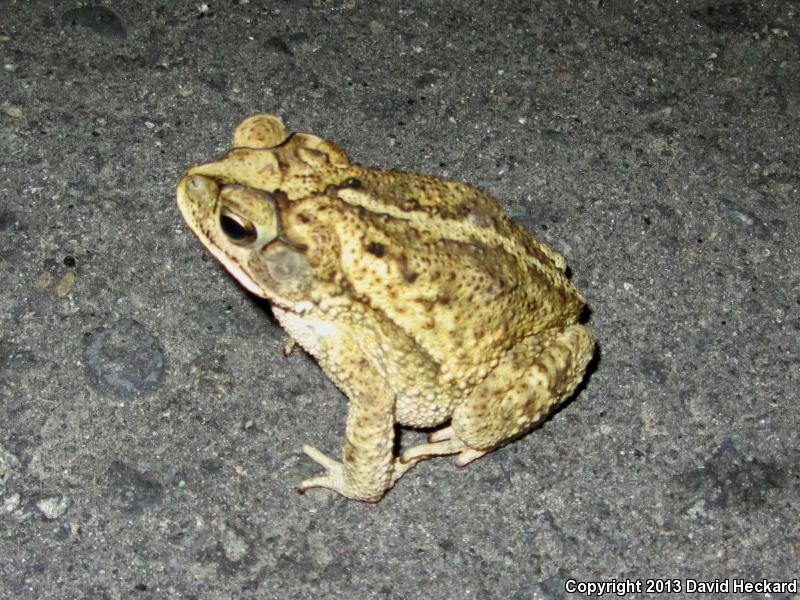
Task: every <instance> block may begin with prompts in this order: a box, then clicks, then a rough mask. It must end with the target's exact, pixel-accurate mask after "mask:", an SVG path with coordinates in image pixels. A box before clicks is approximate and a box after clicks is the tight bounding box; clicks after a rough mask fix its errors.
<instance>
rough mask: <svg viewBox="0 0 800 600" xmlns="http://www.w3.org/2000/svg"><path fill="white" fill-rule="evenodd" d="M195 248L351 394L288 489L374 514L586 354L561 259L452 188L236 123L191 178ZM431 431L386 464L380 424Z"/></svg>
mask: <svg viewBox="0 0 800 600" xmlns="http://www.w3.org/2000/svg"><path fill="white" fill-rule="evenodd" d="M177 195H178V206H179V208H180V211H181V214H182V215H183V218H184V219H185V220H186V223H187V224H188V225H189V227H190V228H191V230H192V231H193V232H194V233H195V234H196V235H197V237H198V238H199V239H200V241H201V242H202V243H203V244H204V245H205V246H206V247H207V248H208V250H209V251H210V252H211V254H213V255H214V257H216V258H217V259H218V260H219V261H220V262H221V263H222V265H223V266H224V267H225V268H226V269H227V270H228V271H230V273H231V274H232V275H233V276H234V277H235V278H236V279H237V280H238V281H239V282H240V283H241V284H242V285H243V286H244V287H245V288H246V289H248V290H249V291H250V292H252V293H254V294H256V295H258V296H261V297H263V298H267V299H269V300H270V301H271V303H272V307H273V311H274V313H275V316H276V317H277V319H278V321H279V322H280V323H281V325H282V326H283V327H284V328H285V329H286V331H288V333H289V335H290V336H291V337H292V338H293V339H294V340H296V341H297V342H298V343H299V344H300V345H301V346H302V347H303V348H305V349H306V350H307V351H308V352H310V353H311V354H312V355H313V356H314V357H316V359H317V360H318V361H319V363H320V365H322V368H323V369H324V370H325V372H326V373H327V374H328V376H329V377H330V378H331V379H332V380H333V381H334V382H335V383H336V385H338V386H339V388H341V389H342V390H343V391H344V393H345V394H347V396H348V398H349V399H350V406H349V413H348V417H347V430H346V433H345V438H344V446H343V450H342V461H341V462H340V461H337V460H334V459H331V458H329V457H328V456H326V455H325V454H323V453H322V452H320V451H319V450H317V449H315V448H312V447H310V446H304V447H303V451H304V452H305V453H306V454H307V455H308V456H309V457H311V458H312V459H313V460H315V461H316V462H318V463H319V464H320V465H322V467H324V469H325V473H324V474H323V475H320V476H318V477H313V478H311V479H307V480H306V481H304V482H302V483H301V485H300V488H299V489H300V491H301V492H302V491H304V490H306V489H308V488H312V487H324V488H329V489H332V490H334V491H336V492H339V493H340V494H342V495H344V496H346V497H348V498H354V499H356V500H364V501H367V502H377V501H378V500H380V498H381V497H382V496H383V495H384V493H385V492H386V491H387V490H388V489H389V488H391V487H392V486H393V485H394V483H395V482H396V481H397V479H398V478H399V477H400V476H402V475H403V473H405V472H406V471H407V470H408V469H410V468H411V467H412V466H414V465H415V464H416V463H417V462H418V461H420V460H422V459H425V458H429V457H432V456H439V455H447V454H457V455H458V456H457V458H456V464H458V465H460V466H463V465H466V464H467V463H469V462H472V461H473V460H475V459H476V458H479V457H481V456H483V455H484V454H486V453H487V452H490V451H492V450H494V449H495V448H497V447H499V446H502V445H503V444H505V443H507V442H509V441H510V440H512V439H514V438H516V437H518V436H520V435H522V434H523V433H525V432H526V431H528V430H529V429H531V428H532V427H533V426H534V425H535V424H536V423H537V422H539V421H540V420H541V419H542V418H543V417H544V416H545V415H547V413H548V412H549V411H550V410H552V409H553V408H554V407H555V406H557V405H558V404H559V403H561V402H562V401H563V400H564V399H566V398H567V397H569V396H570V395H571V394H572V392H573V391H574V390H575V387H576V386H577V385H578V383H579V382H580V381H581V379H582V378H583V374H584V371H585V369H586V365H587V363H588V362H589V360H590V359H591V357H592V353H593V351H594V338H593V337H592V333H591V331H590V330H589V329H588V328H587V327H585V326H584V325H580V324H579V323H578V322H577V321H578V317H579V315H580V313H581V311H582V309H583V307H584V303H585V301H584V298H583V296H582V295H581V294H580V293H579V292H578V291H577V290H576V289H575V288H574V287H573V285H572V284H571V283H570V281H569V280H568V279H567V277H566V275H565V273H564V270H565V266H566V264H565V261H564V258H563V257H562V256H561V255H560V254H558V253H557V252H556V251H555V250H553V249H552V248H550V247H549V246H547V245H545V244H543V243H541V242H539V241H537V240H535V239H533V238H532V237H531V236H530V235H528V233H527V232H526V231H525V230H524V229H523V228H522V227H520V226H519V225H517V224H515V223H513V222H512V221H511V220H510V219H509V218H508V217H507V216H506V215H505V214H504V213H503V211H502V210H501V209H500V207H499V205H498V204H497V202H496V201H495V200H493V199H492V198H491V197H490V196H488V195H487V194H485V193H483V192H481V191H479V190H477V189H476V188H474V187H472V186H469V185H466V184H462V183H455V182H452V181H447V180H444V179H438V178H435V177H428V176H424V175H417V174H414V173H404V172H400V171H384V170H380V169H373V168H369V167H362V166H360V165H356V164H352V163H351V162H350V160H349V159H348V157H347V155H346V154H345V152H344V151H343V150H342V149H341V148H339V147H338V146H337V145H336V144H334V143H333V142H330V141H328V140H325V139H322V138H320V137H317V136H315V135H312V134H308V133H293V134H289V133H288V132H287V131H286V128H285V127H284V125H283V123H282V121H281V120H280V119H279V118H278V117H276V116H274V115H269V114H257V115H254V116H252V117H249V118H247V119H245V120H244V121H243V122H242V123H240V124H239V126H238V127H237V128H236V131H235V133H234V137H233V149H232V150H230V151H229V152H228V153H227V154H225V156H223V157H222V158H220V159H218V160H215V161H212V162H209V163H204V164H199V165H195V166H193V167H191V168H190V169H189V170H188V171H187V173H186V174H185V175H184V177H183V178H182V179H181V181H180V182H179V184H178V190H177ZM398 423H399V424H400V425H405V426H410V427H437V426H440V428H439V429H437V430H435V431H434V432H433V433H432V434H431V435H430V437H429V439H428V443H425V444H421V445H419V446H416V447H413V448H410V449H408V450H405V451H404V452H401V453H400V455H399V456H395V455H394V452H393V448H394V429H395V424H398Z"/></svg>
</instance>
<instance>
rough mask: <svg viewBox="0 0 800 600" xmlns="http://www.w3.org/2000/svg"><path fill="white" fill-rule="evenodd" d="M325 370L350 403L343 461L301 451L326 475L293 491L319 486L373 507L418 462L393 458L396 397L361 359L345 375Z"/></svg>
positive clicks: (330, 368)
mask: <svg viewBox="0 0 800 600" xmlns="http://www.w3.org/2000/svg"><path fill="white" fill-rule="evenodd" d="M326 367H327V368H326V370H327V371H329V375H330V376H331V378H332V379H334V381H336V382H337V383H338V384H339V387H341V388H342V389H343V390H344V392H345V393H346V394H347V395H348V396H349V398H350V408H349V411H348V415H347V428H346V431H345V434H344V443H343V446H342V460H341V461H338V460H335V459H332V458H330V457H328V456H327V455H326V454H324V453H323V452H320V451H319V450H317V449H316V448H314V447H312V446H308V445H306V446H303V452H305V453H306V454H307V455H308V456H309V457H310V458H311V459H312V460H314V461H315V462H317V463H319V464H320V465H322V466H323V467H324V468H325V474H324V475H319V476H317V477H312V478H310V479H306V480H305V481H303V482H302V483H301V484H300V487H299V488H298V491H299V492H300V493H303V492H305V491H306V490H307V489H309V488H314V487H322V488H327V489H330V490H333V491H335V492H338V493H339V494H341V495H342V496H345V497H347V498H352V499H353V500H361V501H364V502H377V501H378V500H380V499H381V498H382V497H383V495H384V494H385V493H386V491H387V490H389V489H390V488H391V487H392V486H393V485H394V483H395V481H397V480H398V479H399V478H400V477H401V476H402V475H403V473H405V472H406V471H408V470H409V469H410V468H411V467H413V466H414V465H415V464H416V463H417V462H418V461H416V460H412V461H409V462H400V461H399V460H397V458H396V457H395V456H394V425H395V419H394V404H395V396H394V393H393V392H392V391H391V389H390V388H389V386H388V384H386V382H385V381H383V380H382V378H381V377H380V376H379V375H378V374H377V373H376V372H375V371H374V369H373V368H372V367H371V366H370V365H369V364H368V363H367V361H366V360H362V361H360V362H359V363H357V364H356V368H353V369H348V371H349V372H348V373H347V374H344V373H343V372H342V371H341V370H340V369H337V368H335V367H336V365H331V364H330V363H328V364H327V365H326Z"/></svg>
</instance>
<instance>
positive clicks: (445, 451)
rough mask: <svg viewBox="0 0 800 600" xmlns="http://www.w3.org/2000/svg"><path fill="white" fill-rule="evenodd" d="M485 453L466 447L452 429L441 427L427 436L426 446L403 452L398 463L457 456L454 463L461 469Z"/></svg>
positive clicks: (485, 451)
mask: <svg viewBox="0 0 800 600" xmlns="http://www.w3.org/2000/svg"><path fill="white" fill-rule="evenodd" d="M487 452H488V450H475V449H474V448H470V447H468V446H467V445H466V444H465V443H464V442H462V441H461V440H460V439H458V438H457V437H455V433H454V432H453V428H452V427H443V428H442V429H439V430H438V431H434V432H433V433H432V434H430V435H429V436H428V443H427V444H420V445H419V446H414V447H413V448H409V449H408V450H406V451H405V452H403V453H402V454H401V455H400V463H407V462H412V461H413V463H416V462H418V461H420V460H423V459H426V458H431V457H434V456H446V455H449V454H458V458H456V460H455V463H456V465H457V466H459V467H463V466H466V465H468V464H469V463H471V462H472V461H473V460H477V459H479V458H480V457H481V456H483V455H484V454H486V453H487Z"/></svg>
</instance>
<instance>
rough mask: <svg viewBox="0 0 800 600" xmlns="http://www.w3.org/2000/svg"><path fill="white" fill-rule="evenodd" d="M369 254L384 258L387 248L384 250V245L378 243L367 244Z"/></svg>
mask: <svg viewBox="0 0 800 600" xmlns="http://www.w3.org/2000/svg"><path fill="white" fill-rule="evenodd" d="M367 252H369V253H370V254H372V255H374V256H377V257H378V258H383V256H384V255H385V254H386V248H384V246H383V244H379V243H378V242H369V243H368V244H367Z"/></svg>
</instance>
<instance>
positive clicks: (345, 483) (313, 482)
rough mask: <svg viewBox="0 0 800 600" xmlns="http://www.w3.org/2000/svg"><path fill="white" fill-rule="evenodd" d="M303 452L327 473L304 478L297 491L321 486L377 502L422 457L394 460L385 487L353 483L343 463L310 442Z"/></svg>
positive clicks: (359, 498) (347, 495)
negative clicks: (388, 480)
mask: <svg viewBox="0 0 800 600" xmlns="http://www.w3.org/2000/svg"><path fill="white" fill-rule="evenodd" d="M303 452H304V453H305V454H306V456H308V457H309V458H310V459H311V460H313V461H314V462H316V463H318V464H320V465H322V467H324V469H325V471H326V474H325V475H319V476H317V477H310V478H309V479H306V480H304V481H303V482H302V483H301V484H300V486H299V487H298V488H297V491H298V492H300V493H301V494H304V493H305V492H306V490H308V489H311V488H315V487H319V488H326V489H329V490H333V491H334V492H336V493H338V494H341V495H342V496H345V497H346V498H352V499H353V500H361V501H362V502H377V501H378V500H380V499H381V498H382V497H383V494H384V491H385V489H388V488H389V487H391V486H393V485H394V483H395V481H397V480H398V479H400V477H402V476H403V474H404V473H405V472H406V471H408V470H409V469H411V468H412V467H413V466H414V465H416V464H417V463H418V462H419V461H420V459H418V458H417V459H415V458H411V459H409V460H408V461H404V462H401V461H399V460H395V461H393V469H392V474H391V480H390V482H389V485H388V486H387V487H386V488H384V487H375V486H371V485H358V484H357V483H355V484H354V483H352V482H351V481H350V480H349V479H350V478H348V476H347V469H346V467H345V465H344V464H343V463H341V462H340V461H338V460H334V459H332V458H330V457H329V456H328V455H327V454H325V453H324V452H320V451H319V450H317V449H316V448H314V447H313V446H309V445H308V444H306V445H304V446H303Z"/></svg>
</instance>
